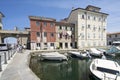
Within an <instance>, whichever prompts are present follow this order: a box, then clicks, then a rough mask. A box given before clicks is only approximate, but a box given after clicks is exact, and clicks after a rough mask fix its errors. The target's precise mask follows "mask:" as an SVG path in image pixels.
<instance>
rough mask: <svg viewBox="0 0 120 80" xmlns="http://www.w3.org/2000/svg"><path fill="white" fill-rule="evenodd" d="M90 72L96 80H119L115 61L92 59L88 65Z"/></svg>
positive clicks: (119, 70)
mask: <svg viewBox="0 0 120 80" xmlns="http://www.w3.org/2000/svg"><path fill="white" fill-rule="evenodd" d="M90 72H91V74H92V76H93V77H94V78H95V79H97V80H120V75H119V74H120V66H119V64H118V63H117V62H115V61H111V60H104V59H94V60H93V61H92V63H91V64H90Z"/></svg>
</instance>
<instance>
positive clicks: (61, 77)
mask: <svg viewBox="0 0 120 80" xmlns="http://www.w3.org/2000/svg"><path fill="white" fill-rule="evenodd" d="M37 58H38V57H36V56H34V57H32V58H31V61H30V68H31V69H32V71H33V72H34V73H35V74H36V75H37V76H38V77H39V78H40V79H41V80H94V79H93V78H92V76H91V75H90V71H89V66H90V63H91V61H92V59H87V60H81V59H78V58H71V59H69V60H68V61H63V62H60V61H40V60H38V59H37ZM107 59H110V60H114V61H117V62H118V63H119V64H120V58H119V57H117V58H114V57H108V58H107Z"/></svg>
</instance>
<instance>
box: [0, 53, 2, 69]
mask: <svg viewBox="0 0 120 80" xmlns="http://www.w3.org/2000/svg"><path fill="white" fill-rule="evenodd" d="M0 71H2V60H1V55H0Z"/></svg>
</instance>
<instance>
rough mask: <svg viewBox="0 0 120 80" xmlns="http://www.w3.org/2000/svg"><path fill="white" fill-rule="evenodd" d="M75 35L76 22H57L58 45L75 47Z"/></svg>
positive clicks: (64, 47)
mask: <svg viewBox="0 0 120 80" xmlns="http://www.w3.org/2000/svg"><path fill="white" fill-rule="evenodd" d="M74 35H75V27H74V24H71V23H66V22H56V47H58V48H61V49H72V48H75V45H74V44H75V43H74V42H75V41H74Z"/></svg>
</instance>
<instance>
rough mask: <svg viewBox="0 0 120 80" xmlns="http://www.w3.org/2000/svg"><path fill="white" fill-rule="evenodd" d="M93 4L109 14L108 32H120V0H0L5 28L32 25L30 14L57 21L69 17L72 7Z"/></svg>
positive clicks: (0, 9)
mask: <svg viewBox="0 0 120 80" xmlns="http://www.w3.org/2000/svg"><path fill="white" fill-rule="evenodd" d="M87 5H93V6H97V7H100V8H101V12H104V13H107V14H109V16H108V18H107V21H108V23H107V32H120V30H119V28H120V26H119V25H120V9H119V6H120V0H0V12H2V13H3V14H4V15H5V17H4V18H3V25H4V27H3V29H5V30H13V29H14V27H15V26H17V27H18V28H19V29H20V30H23V29H24V27H30V21H29V18H28V16H31V15H32V16H44V17H50V18H55V19H56V20H57V21H59V20H61V19H63V18H66V17H68V15H69V14H70V12H71V10H72V7H74V8H78V7H80V8H86V6H87Z"/></svg>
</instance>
